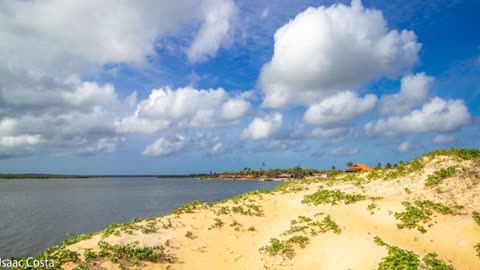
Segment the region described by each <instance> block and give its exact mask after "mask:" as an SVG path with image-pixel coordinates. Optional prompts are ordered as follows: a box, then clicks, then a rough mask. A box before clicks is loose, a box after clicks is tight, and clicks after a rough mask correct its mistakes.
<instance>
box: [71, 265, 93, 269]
mask: <svg viewBox="0 0 480 270" xmlns="http://www.w3.org/2000/svg"><path fill="white" fill-rule="evenodd" d="M73 270H90V267H88V266H86V265H77V266H75V267H74V268H73Z"/></svg>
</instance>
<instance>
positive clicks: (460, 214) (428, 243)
mask: <svg viewBox="0 0 480 270" xmlns="http://www.w3.org/2000/svg"><path fill="white" fill-rule="evenodd" d="M423 163H424V164H425V166H424V167H423V168H422V169H420V170H417V171H413V172H410V173H408V174H406V175H402V176H400V177H398V178H393V179H388V180H385V179H384V178H381V179H376V180H368V179H367V175H368V173H357V174H356V175H355V177H354V179H356V180H355V181H351V180H348V181H347V180H341V179H337V180H336V181H333V180H331V179H318V180H311V181H308V180H305V181H301V182H298V183H295V184H288V187H287V188H285V189H283V190H280V191H278V192H271V193H257V194H249V195H245V196H242V197H241V198H236V199H233V200H228V201H226V202H222V203H218V204H214V205H198V206H197V207H195V208H194V209H191V210H189V211H186V212H191V213H181V214H178V215H175V214H172V215H169V216H164V217H158V218H155V219H152V220H148V221H140V222H138V223H136V225H137V226H139V227H142V228H145V227H146V226H147V224H148V223H150V225H148V226H150V227H151V228H154V229H153V231H151V232H148V233H144V232H142V230H141V229H140V228H137V229H132V230H131V232H130V233H127V232H126V231H123V230H119V235H113V234H112V235H109V236H107V237H105V238H104V239H103V241H105V242H107V243H109V244H110V245H126V244H128V243H132V242H134V241H139V247H154V246H164V247H165V251H166V252H167V253H168V254H170V255H171V256H172V257H174V260H173V261H172V262H148V261H139V262H136V263H135V262H133V263H132V262H126V261H122V260H120V261H117V262H112V261H111V260H110V259H105V258H102V257H97V258H96V259H94V260H90V261H88V262H84V261H81V262H76V263H67V264H64V265H63V266H62V267H63V268H65V269H71V268H73V267H75V266H77V265H79V264H81V265H87V266H88V267H89V268H90V269H122V268H128V269H377V268H378V265H379V262H380V261H381V260H382V258H384V257H386V256H387V255H388V249H387V247H386V246H379V245H377V244H376V243H375V241H374V237H375V236H378V237H380V238H381V239H382V240H383V241H384V242H385V243H387V244H388V245H390V246H396V247H398V248H401V249H404V250H409V251H412V252H414V253H415V254H417V255H418V256H419V259H420V260H421V259H422V258H423V257H424V256H425V255H426V254H427V253H432V252H435V253H436V254H438V258H439V259H441V260H443V261H444V262H445V263H446V264H448V265H451V266H453V267H454V268H455V269H480V258H479V257H478V256H477V251H476V250H475V248H474V246H475V245H476V244H477V243H478V242H480V225H479V224H477V223H475V221H474V219H473V218H472V212H474V211H480V197H479V195H480V186H479V183H478V182H479V180H478V179H477V178H476V176H475V173H478V165H477V164H476V163H475V162H473V161H468V160H466V161H465V160H459V159H458V158H456V157H451V156H440V157H435V158H433V159H432V158H423ZM449 166H457V173H456V174H455V175H454V176H453V177H449V178H447V179H445V180H444V181H443V182H442V183H441V184H438V185H437V186H435V187H426V186H425V181H426V180H427V178H428V176H429V175H431V174H432V173H433V172H435V171H438V170H439V169H441V168H447V167H449ZM346 177H350V176H348V175H347V176H346ZM337 178H342V177H337ZM358 179H360V180H358ZM320 186H321V187H322V189H325V190H339V191H342V192H344V193H345V194H362V195H365V196H367V198H366V199H364V200H360V201H357V202H354V203H350V204H345V203H344V202H342V201H338V203H337V204H336V205H331V204H318V205H311V204H305V203H302V200H303V199H304V196H306V195H309V194H312V193H314V192H316V191H317V190H318V188H319V187H320ZM372 197H373V198H372ZM415 200H431V201H433V202H435V203H441V204H443V205H447V206H450V207H451V208H454V207H453V206H454V205H461V206H463V208H462V209H455V214H445V215H444V214H441V213H438V212H436V211H433V214H432V215H431V217H430V219H431V220H429V221H428V222H426V223H420V224H421V225H423V226H424V227H425V228H426V230H427V232H426V233H421V232H420V231H418V230H417V229H415V228H413V229H408V228H403V229H399V228H398V227H397V224H399V223H400V222H399V220H398V219H397V218H396V217H395V213H399V212H402V211H404V210H405V207H404V206H403V205H402V202H404V201H408V202H414V201H415ZM248 205H250V206H251V205H254V206H251V207H250V208H249V207H248ZM369 205H371V206H370V208H375V209H368V207H369ZM239 206H240V207H242V209H241V210H239V209H240V208H239ZM233 209H237V210H236V212H234V211H233ZM248 209H250V210H251V211H250V213H246V211H247V210H248ZM242 210H243V213H241V212H242ZM257 214H258V215H257ZM299 216H304V217H307V218H310V219H312V221H318V222H322V221H323V220H324V219H325V217H327V216H330V218H331V220H333V221H334V222H335V223H336V224H337V225H338V227H339V228H340V229H341V233H334V232H333V231H332V230H327V231H326V232H320V233H318V234H316V235H311V233H310V229H311V228H308V229H306V230H305V231H304V232H297V233H292V234H288V235H286V234H285V232H287V231H288V230H289V229H290V226H291V224H292V223H291V222H292V220H297V219H298V217H299ZM216 218H217V219H219V220H221V222H223V225H222V226H220V225H219V222H218V220H217V222H216V221H215V219H216ZM215 223H217V226H216V227H215V226H214V224H215ZM232 224H233V225H232ZM148 226H147V227H148ZM188 232H191V237H187V236H186V235H187V233H188ZM188 235H189V236H190V233H189V234H188ZM295 235H304V236H306V237H308V239H309V240H308V241H309V242H308V243H307V244H305V247H304V248H302V247H300V246H299V245H297V244H293V245H292V247H293V250H294V253H295V254H294V256H293V257H291V258H288V256H285V255H283V256H282V254H277V255H272V254H269V253H268V252H266V251H265V250H261V248H262V247H265V246H267V245H269V243H270V239H272V238H276V239H279V240H287V239H289V238H290V237H292V236H295ZM101 240H102V235H101V234H97V235H94V236H93V237H92V238H91V239H87V240H84V241H80V242H78V243H76V244H73V245H71V246H69V247H68V248H69V249H70V250H72V251H76V252H78V253H80V254H83V252H84V250H85V249H86V248H91V249H92V250H93V251H94V252H97V253H98V251H99V250H100V249H99V247H98V242H99V241H101ZM82 260H83V259H82ZM420 263H421V264H422V262H420Z"/></svg>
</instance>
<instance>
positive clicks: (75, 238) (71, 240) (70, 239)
mask: <svg viewBox="0 0 480 270" xmlns="http://www.w3.org/2000/svg"><path fill="white" fill-rule="evenodd" d="M96 234H98V233H84V234H79V235H77V234H74V233H69V234H68V235H67V239H65V240H63V245H64V246H68V245H73V244H75V243H78V242H80V241H83V240H88V239H90V238H92V236H94V235H96Z"/></svg>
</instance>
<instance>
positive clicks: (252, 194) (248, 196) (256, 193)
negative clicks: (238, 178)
mask: <svg viewBox="0 0 480 270" xmlns="http://www.w3.org/2000/svg"><path fill="white" fill-rule="evenodd" d="M268 193H270V191H268V190H267V189H257V190H252V191H249V192H246V193H243V194H239V195H237V196H235V197H232V198H227V199H225V200H223V201H220V202H219V203H225V202H233V203H234V204H239V203H242V202H246V201H249V202H252V201H253V200H254V198H258V199H262V198H263V197H262V195H263V194H268Z"/></svg>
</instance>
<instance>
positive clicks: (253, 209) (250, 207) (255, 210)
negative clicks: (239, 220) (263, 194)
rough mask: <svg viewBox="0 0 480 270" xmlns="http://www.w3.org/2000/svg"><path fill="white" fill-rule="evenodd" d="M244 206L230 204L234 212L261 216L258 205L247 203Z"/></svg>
mask: <svg viewBox="0 0 480 270" xmlns="http://www.w3.org/2000/svg"><path fill="white" fill-rule="evenodd" d="M244 206H245V207H244ZM244 206H242V205H237V206H232V212H233V213H235V214H240V215H246V216H263V210H262V208H261V207H260V206H259V205H256V204H247V205H244Z"/></svg>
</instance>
